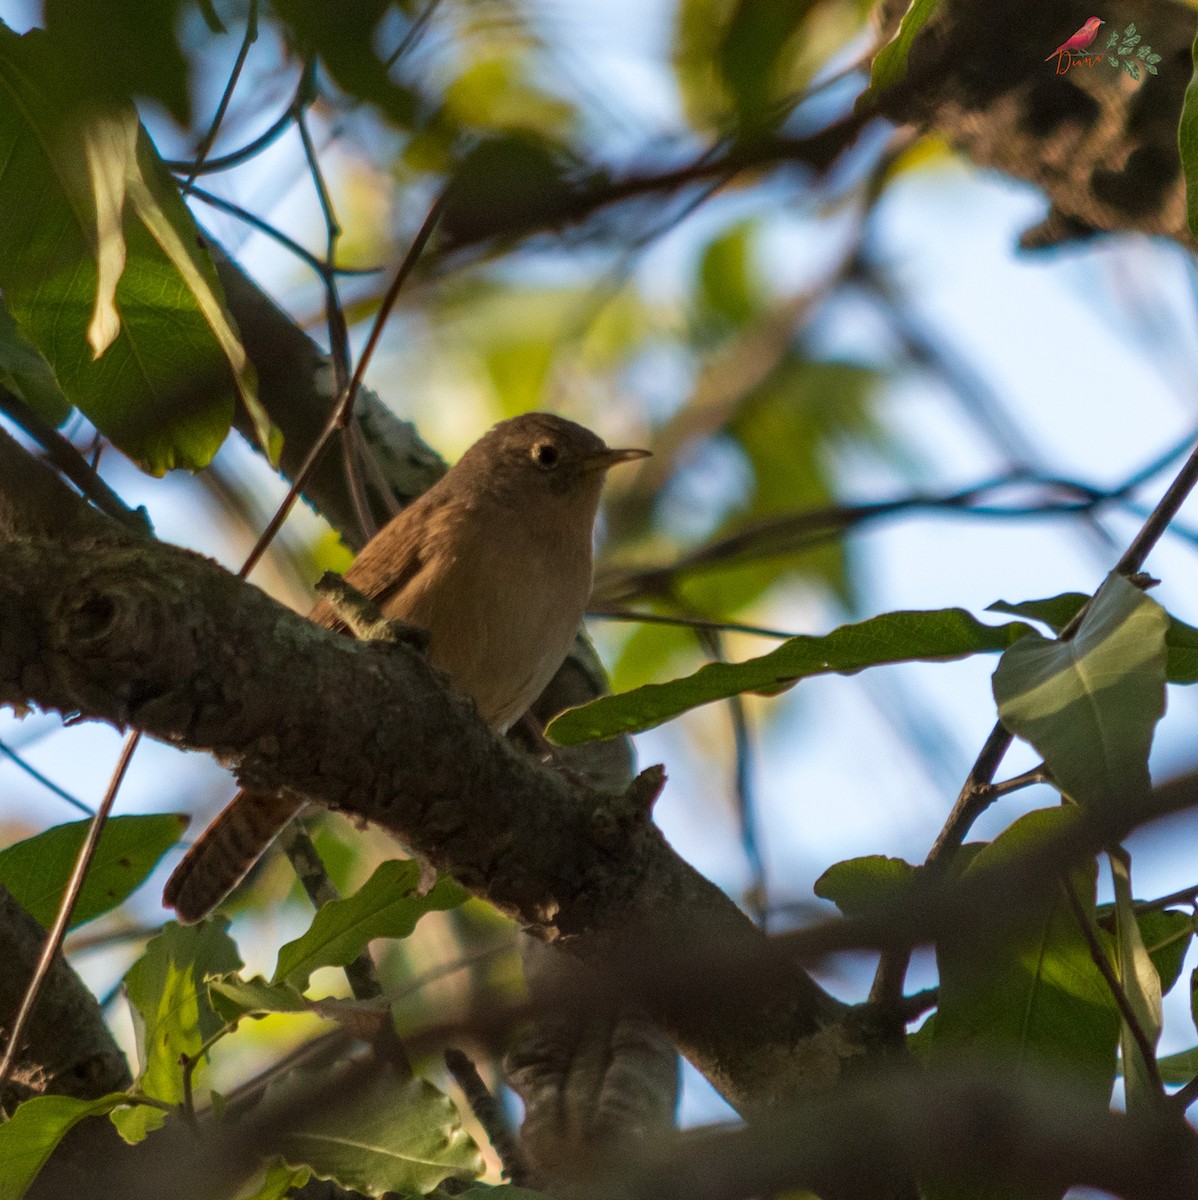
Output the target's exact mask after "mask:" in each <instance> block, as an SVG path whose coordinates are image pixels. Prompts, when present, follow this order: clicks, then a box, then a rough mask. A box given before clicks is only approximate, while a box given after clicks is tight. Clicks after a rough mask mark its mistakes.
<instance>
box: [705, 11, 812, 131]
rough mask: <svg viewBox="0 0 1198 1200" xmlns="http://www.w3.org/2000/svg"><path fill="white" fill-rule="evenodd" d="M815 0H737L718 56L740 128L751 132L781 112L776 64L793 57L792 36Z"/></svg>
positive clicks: (779, 116) (774, 119) (778, 71)
mask: <svg viewBox="0 0 1198 1200" xmlns="http://www.w3.org/2000/svg"><path fill="white" fill-rule="evenodd" d="M812 7H813V0H738V2H737V4H736V7H735V9H734V10H733V13H732V19H731V20H730V21H729V22H728V28H727V30H726V31H725V33H724V37H723V40H722V41H721V43H720V46H719V50H718V55H717V61H718V63H719V67H720V71H721V73H722V74H723V77H724V81H725V83H726V84H727V85H728V90H729V91H730V92H731V94H732V98H733V100H734V101H735V104H736V114H737V118H738V120H739V122H740V126H741V130H742V133H753V132H757V131H760V130H762V129H763V128H764V127H768V126H769V125H771V124H773V123H775V122H776V121H778V120H780V119H781V117H782V116H783V115H785V109H782V108H780V107H779V105H778V103H777V102H778V100H779V99H780V98H781V97H780V94H779V93H780V92H781V91H782V90H783V89H782V88H780V87H779V83H780V82H781V81H780V80H779V75H780V73H781V72H780V70H779V68H780V67H783V66H784V65H785V64H786V63H788V62H789V60H790V59H791V58H792V57H793V52H794V51H793V45H792V39H793V38H794V36H795V34H796V33H797V32H798V29H799V26H800V25H801V24H802V23H803V20H804V19H805V18H806V16H807V14H808V13H809V12H810V11H811V9H812Z"/></svg>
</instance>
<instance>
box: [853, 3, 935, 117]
mask: <svg viewBox="0 0 1198 1200" xmlns="http://www.w3.org/2000/svg"><path fill="white" fill-rule="evenodd" d="M939 3H940V0H911V3H910V4H909V5H908V6H907V11H906V13H905V14H904V16H903V19H902V23H901V24H900V25H899V27H898V31H897V32H896V33H895V35H894V37H892V38H891V39H890V41H889V42H887V43H886V45H885V46H883V47H882V49H881V50H880V51H879V52H878V53H877V54H876V55H875V56H874V61H873V66H872V67H871V68H870V76H869V88H868V90H867V91H865V92H864V93H863V94H862V96H861V99H860V100H859V101H858V105H862V104H872V103H874V101H875V100H876V98H877V95H878V93H879V92H882V91H885V90H886V89H887V88H889V87H893V86H894V85H895V84H896V83H899V82H901V81H902V80H903V79H905V78H906V76H907V55H908V53H910V50H911V43H912V42H914V41H915V38H916V35H917V34H918V33H919V31H920V30H921V29H922V28H923V27H924V25H926V24H927V22H928V20H929V19H930V18H931V16H932V14H933V13H934V12H935V11H936V8H937V7H938V5H939Z"/></svg>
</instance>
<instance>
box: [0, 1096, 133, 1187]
mask: <svg viewBox="0 0 1198 1200" xmlns="http://www.w3.org/2000/svg"><path fill="white" fill-rule="evenodd" d="M128 1102H129V1099H128V1097H127V1096H126V1095H124V1093H122V1092H113V1093H112V1094H111V1095H108V1096H102V1097H100V1099H98V1100H77V1099H76V1098H75V1097H74V1096H34V1097H33V1098H32V1099H29V1100H26V1101H25V1102H24V1103H23V1104H21V1105H19V1106H18V1107H17V1109H16V1111H15V1112H14V1113H13V1115H12V1117H11V1119H9V1120H7V1121H5V1122H4V1123H3V1124H2V1125H0V1163H2V1164H3V1170H0V1200H21V1197H22V1196H24V1195H25V1192H26V1191H27V1190H28V1188H29V1185H30V1184H31V1183H32V1182H33V1181H34V1179H35V1178H36V1177H37V1173H38V1172H39V1171H40V1170H41V1169H42V1167H44V1166H45V1165H46V1162H47V1160H48V1159H49V1157H50V1155H51V1154H53V1153H54V1150H55V1149H56V1147H57V1146H58V1144H59V1142H61V1141H62V1139H63V1138H64V1137H66V1135H67V1134H68V1133H69V1132H70V1131H71V1129H72V1128H74V1126H76V1125H77V1124H78V1123H79V1122H80V1121H82V1120H83V1119H84V1118H85V1117H95V1116H102V1115H103V1114H104V1113H108V1112H112V1110H113V1109H114V1108H117V1107H119V1106H120V1105H122V1104H128Z"/></svg>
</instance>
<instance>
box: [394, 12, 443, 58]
mask: <svg viewBox="0 0 1198 1200" xmlns="http://www.w3.org/2000/svg"><path fill="white" fill-rule="evenodd" d="M440 3H441V0H428V3H427V4H426V5H425V6H424V8H423V9H422V10H421V12H420V15H419V16H418V17H417V18H416V19H415V20H414V21H413V22H412V24H411V25H410V26H409V27H408V31H407V33H405V34H404V35H403V37H402V38H401V39H400V43H399V45H398V46H396V47H395V49H394V50H393V51H392V52H391V54H390V56H389V57H388V58H387V70H390V69H391V68H392V67H393V66H395V64H396V63H397V62H399V60H400V59H401V58H403V56H404V55H405V54H407V52H408V51H409V50H411V48H412V47H413V46H414V45H415V44H416V41H417V39H418V38H419V37H420V35H421V34H423V33H424V30H425V28H426V27H427V25H428V23H429V21H431V20H432V17H433V13H435V12H436V11H437V6H438V5H439V4H440Z"/></svg>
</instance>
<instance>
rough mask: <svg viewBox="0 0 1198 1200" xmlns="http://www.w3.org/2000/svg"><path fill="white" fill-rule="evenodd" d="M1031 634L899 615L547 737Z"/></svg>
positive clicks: (656, 692)
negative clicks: (830, 674) (816, 677)
mask: <svg viewBox="0 0 1198 1200" xmlns="http://www.w3.org/2000/svg"><path fill="white" fill-rule="evenodd" d="M1030 632H1031V629H1030V627H1029V626H1027V625H1024V624H1022V623H1019V622H1013V623H1011V624H1008V625H998V626H994V625H983V624H982V623H981V622H980V621H979V620H977V618H976V617H973V616H972V615H970V614H969V613H967V612H966V611H965V610H964V609H960V608H945V609H935V610H932V611H929V612H892V613H883V614H882V615H881V616H879V617H871V618H870V619H869V620H868V621H862V622H860V623H859V624H857V625H842V626H841V627H840V628H839V629H835V630H833V631H832V632H831V633H829V634H826V635H825V636H823V637H807V636H804V637H795V638H791V639H790V640H789V641H786V642H783V643H782V645H781V646H779V647H778V648H777V649H776V650H773V651H771V652H770V653H769V654H765V655H762V657H760V658H751V659H748V660H747V661H745V662H741V663H709V664H708V665H707V666H705V667H702V668H700V669H699V670H698V671H696V672H695V673H694V674H693V675H688V676H686V678H684V679H675V680H673V681H671V682H670V683H657V684H646V685H645V686H644V687H640V688H636V689H635V690H633V691H631V692H623V693H620V694H619V695H615V696H604V697H601V698H600V699H598V700H595V701H593V702H592V703H590V704H584V705H582V706H581V707H579V708H571V709H567V711H566V712H564V713H562V715H561V716H559V717H558V718H557V719H556V720H555V721H553V723H552V724H551V725H550V726H549V728H548V730H547V731H546V732H547V733H548V735H549V737H550V738H551V739H552V740H553V741H556V742H558V743H559V744H561V745H567V746H568V745H575V744H577V743H579V742H586V741H591V740H593V739H595V738H604V737H612V736H613V735H614V734H617V733H638V732H640V731H641V730H643V729H651V728H652V727H653V726H654V725H660V724H661V723H662V722H663V721H668V720H670V719H671V718H672V717H676V716H678V715H679V714H680V713H684V712H686V711H687V710H689V709H692V708H695V707H697V706H698V705H700V704H709V703H710V702H711V701H713V700H725V699H727V698H728V697H729V696H735V695H738V694H740V693H741V692H760V693H763V694H765V695H772V694H774V693H776V692H780V691H783V690H785V689H786V688H788V687H791V686H793V685H794V684H795V683H797V682H798V681H799V680H800V679H806V678H809V677H810V676H812V675H826V674H829V673H836V674H841V675H852V674H855V673H856V672H857V671H862V670H865V669H866V668H867V667H874V666H880V665H881V664H883V663H896V662H916V661H919V662H947V661H950V660H952V659H956V658H966V657H968V656H969V655H971V654H985V653H994V652H995V651H999V650H1006V649H1007V647H1009V646H1011V645H1012V644H1013V643H1016V642H1017V641H1018V639H1019V638H1022V637H1025V636H1027V635H1028V634H1029V633H1030Z"/></svg>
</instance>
